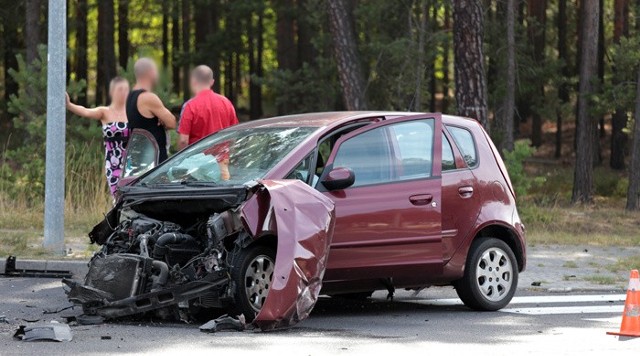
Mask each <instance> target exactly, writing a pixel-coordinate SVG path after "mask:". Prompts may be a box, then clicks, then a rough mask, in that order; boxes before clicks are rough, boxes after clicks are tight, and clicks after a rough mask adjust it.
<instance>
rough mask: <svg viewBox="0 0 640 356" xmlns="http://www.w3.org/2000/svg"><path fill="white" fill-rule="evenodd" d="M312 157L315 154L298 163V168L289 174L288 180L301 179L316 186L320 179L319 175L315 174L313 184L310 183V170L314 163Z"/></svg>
mask: <svg viewBox="0 0 640 356" xmlns="http://www.w3.org/2000/svg"><path fill="white" fill-rule="evenodd" d="M314 153H315V152H314ZM312 157H313V153H312V154H310V155H308V156H307V157H305V158H304V159H303V160H302V161H300V163H298V165H297V166H296V168H294V169H293V171H291V173H289V175H288V176H287V177H286V179H299V180H301V181H303V182H305V183H307V184H311V186H315V185H316V183H317V182H318V179H319V178H320V177H319V176H318V175H317V174H314V175H313V179H312V180H311V182H310V181H309V170H310V166H311V163H312V159H311V158H312Z"/></svg>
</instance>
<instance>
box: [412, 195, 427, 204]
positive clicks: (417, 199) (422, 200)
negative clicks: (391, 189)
mask: <svg viewBox="0 0 640 356" xmlns="http://www.w3.org/2000/svg"><path fill="white" fill-rule="evenodd" d="M409 201H410V202H411V204H413V205H428V204H431V202H432V201H433V195H431V194H416V195H412V196H410V197H409Z"/></svg>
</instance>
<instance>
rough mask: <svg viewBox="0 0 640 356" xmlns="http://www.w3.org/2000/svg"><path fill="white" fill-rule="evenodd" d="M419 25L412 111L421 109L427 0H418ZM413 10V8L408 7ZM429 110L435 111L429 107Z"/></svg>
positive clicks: (427, 10)
mask: <svg viewBox="0 0 640 356" xmlns="http://www.w3.org/2000/svg"><path fill="white" fill-rule="evenodd" d="M419 4H420V12H419V13H418V16H419V20H420V22H419V24H420V25H419V27H418V54H417V56H416V70H415V86H416V87H415V89H414V93H413V98H414V99H413V100H414V101H413V111H417V112H420V111H422V79H423V78H424V75H425V60H424V57H425V53H424V46H425V41H426V37H427V23H428V22H429V3H428V2H427V0H420V2H419ZM410 10H413V9H410ZM431 95H432V96H433V95H435V93H431ZM431 111H435V110H433V109H431Z"/></svg>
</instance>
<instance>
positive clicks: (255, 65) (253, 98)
mask: <svg viewBox="0 0 640 356" xmlns="http://www.w3.org/2000/svg"><path fill="white" fill-rule="evenodd" d="M253 22H254V21H253V14H250V16H249V19H248V25H249V26H247V27H248V31H249V75H250V76H249V118H250V119H251V120H256V119H259V118H260V117H261V116H262V86H261V85H260V80H261V77H262V76H263V74H264V73H263V72H262V52H263V50H264V48H263V47H264V40H263V39H264V36H263V33H264V24H263V13H262V10H260V13H259V14H258V19H257V23H256V25H255V26H254V24H253Z"/></svg>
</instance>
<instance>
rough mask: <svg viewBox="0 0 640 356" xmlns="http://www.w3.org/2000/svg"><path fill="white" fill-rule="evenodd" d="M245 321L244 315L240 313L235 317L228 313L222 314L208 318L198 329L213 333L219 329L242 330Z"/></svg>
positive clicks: (244, 327) (244, 326)
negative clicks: (215, 317)
mask: <svg viewBox="0 0 640 356" xmlns="http://www.w3.org/2000/svg"><path fill="white" fill-rule="evenodd" d="M246 328H247V323H246V321H245V319H244V315H242V314H240V315H239V316H238V317H237V318H234V317H231V316H229V315H226V314H225V315H223V316H221V317H219V318H217V319H213V320H210V321H208V322H206V323H204V324H202V325H201V326H200V331H202V332H205V333H215V332H219V331H244V330H245V329H246Z"/></svg>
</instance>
